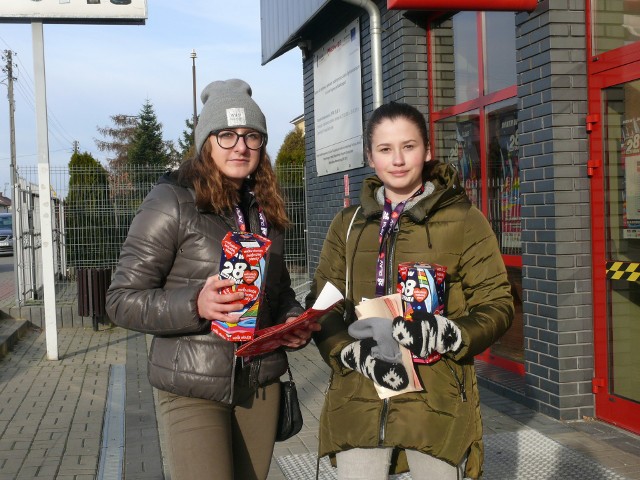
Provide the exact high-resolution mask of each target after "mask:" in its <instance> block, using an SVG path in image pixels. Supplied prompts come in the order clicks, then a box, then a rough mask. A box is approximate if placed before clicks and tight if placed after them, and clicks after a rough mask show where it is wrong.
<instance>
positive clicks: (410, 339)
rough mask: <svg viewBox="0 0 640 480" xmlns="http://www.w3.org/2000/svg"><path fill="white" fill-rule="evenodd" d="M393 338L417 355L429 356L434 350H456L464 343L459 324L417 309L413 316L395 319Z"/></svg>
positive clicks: (444, 351)
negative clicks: (406, 318)
mask: <svg viewBox="0 0 640 480" xmlns="http://www.w3.org/2000/svg"><path fill="white" fill-rule="evenodd" d="M393 338H395V339H396V340H397V341H398V343H399V344H400V345H402V346H404V347H406V348H408V349H409V350H410V351H411V353H413V354H414V355H415V356H416V357H420V358H427V357H428V356H429V355H430V354H431V353H432V352H434V351H435V352H438V353H441V354H444V353H447V352H455V351H457V350H458V349H459V348H460V346H461V345H462V334H461V333H460V329H459V328H458V326H457V325H456V324H455V323H453V322H452V321H451V320H449V319H448V318H445V317H442V316H440V315H433V314H431V313H429V312H425V311H421V310H417V311H414V312H413V318H411V319H408V320H405V318H404V317H396V318H395V319H394V320H393Z"/></svg>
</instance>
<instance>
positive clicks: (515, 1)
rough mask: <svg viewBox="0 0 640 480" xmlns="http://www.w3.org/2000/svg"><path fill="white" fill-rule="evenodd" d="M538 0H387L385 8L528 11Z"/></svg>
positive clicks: (533, 7) (534, 6)
mask: <svg viewBox="0 0 640 480" xmlns="http://www.w3.org/2000/svg"><path fill="white" fill-rule="evenodd" d="M537 5H538V0H387V8H388V9H389V10H391V9H398V10H444V11H459V10H473V11H483V10H497V11H510V12H519V11H527V12H530V11H532V10H534V9H535V8H536V6H537Z"/></svg>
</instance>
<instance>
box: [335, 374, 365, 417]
mask: <svg viewBox="0 0 640 480" xmlns="http://www.w3.org/2000/svg"><path fill="white" fill-rule="evenodd" d="M364 380H365V379H364V377H363V376H362V375H361V374H360V373H358V372H356V371H353V370H352V371H350V372H348V373H346V374H345V375H341V374H339V373H335V372H333V373H332V374H331V379H330V383H329V390H328V391H327V395H326V408H327V410H328V411H332V410H337V409H339V408H342V407H343V406H344V405H345V404H346V403H348V402H349V401H350V400H352V399H353V398H354V397H355V395H356V393H357V392H358V391H359V390H360V388H361V384H362V382H363V381H364Z"/></svg>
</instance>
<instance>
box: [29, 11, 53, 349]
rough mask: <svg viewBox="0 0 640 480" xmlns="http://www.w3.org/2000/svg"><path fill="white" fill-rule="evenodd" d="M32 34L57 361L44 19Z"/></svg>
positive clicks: (49, 326)
mask: <svg viewBox="0 0 640 480" xmlns="http://www.w3.org/2000/svg"><path fill="white" fill-rule="evenodd" d="M31 33H32V36H33V73H34V75H33V76H34V83H35V98H36V137H37V144H38V185H39V193H40V234H41V236H42V237H41V238H42V242H41V243H42V246H41V249H40V252H41V254H42V287H43V290H44V321H45V336H46V341H47V358H48V359H49V360H58V330H57V321H56V290H55V277H54V273H53V258H54V254H53V233H52V222H51V212H52V208H51V178H50V177H51V176H50V173H49V139H48V136H49V133H48V132H49V126H48V124H47V86H46V75H45V68H44V33H43V29H42V22H32V23H31Z"/></svg>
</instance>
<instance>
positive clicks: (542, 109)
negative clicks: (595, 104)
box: [516, 0, 594, 420]
mask: <svg viewBox="0 0 640 480" xmlns="http://www.w3.org/2000/svg"><path fill="white" fill-rule="evenodd" d="M584 10H585V5H584V1H582V0H545V1H543V2H541V3H540V4H539V5H538V8H537V9H536V11H535V12H534V13H533V14H527V13H521V14H518V15H517V20H516V24H517V32H516V37H517V38H516V42H517V55H518V56H517V72H518V97H519V99H518V107H519V113H518V121H519V143H520V180H521V186H520V192H521V201H522V252H523V254H522V263H523V272H522V273H523V281H522V286H523V296H524V298H523V309H524V337H525V361H526V383H527V385H526V392H527V396H528V397H529V399H530V400H532V401H533V402H534V403H535V407H536V409H537V410H539V411H541V412H543V413H545V414H548V415H550V416H552V417H555V418H559V419H565V420H572V419H580V418H582V416H585V415H586V416H593V413H594V408H593V395H592V394H591V378H592V376H593V329H592V325H593V321H592V320H593V318H592V291H591V290H592V283H591V255H590V254H591V238H590V201H589V179H588V177H587V170H586V164H587V157H588V141H587V134H586V131H585V116H586V113H587V101H586V98H587V90H586V83H587V77H586V64H585V56H586V38H585V13H584Z"/></svg>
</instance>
